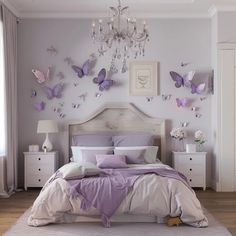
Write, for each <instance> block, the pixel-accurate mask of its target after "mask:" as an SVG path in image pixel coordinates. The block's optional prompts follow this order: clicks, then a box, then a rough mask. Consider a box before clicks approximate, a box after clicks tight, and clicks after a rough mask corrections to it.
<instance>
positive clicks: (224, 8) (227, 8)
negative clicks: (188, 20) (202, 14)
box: [208, 4, 236, 17]
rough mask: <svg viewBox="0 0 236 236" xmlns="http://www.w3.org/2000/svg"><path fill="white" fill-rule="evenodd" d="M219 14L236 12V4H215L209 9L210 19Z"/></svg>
mask: <svg viewBox="0 0 236 236" xmlns="http://www.w3.org/2000/svg"><path fill="white" fill-rule="evenodd" d="M218 12H236V4H225V5H222V4H218V5H217V4H215V5H212V6H211V7H210V8H209V9H208V14H209V17H213V16H214V15H215V14H217V13H218Z"/></svg>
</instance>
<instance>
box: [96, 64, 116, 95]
mask: <svg viewBox="0 0 236 236" xmlns="http://www.w3.org/2000/svg"><path fill="white" fill-rule="evenodd" d="M106 74H107V72H106V69H105V68H102V69H101V70H100V71H99V73H98V76H97V77H95V78H94V79H93V82H94V83H96V84H98V86H99V90H100V91H103V90H108V89H109V88H110V87H111V86H112V85H113V84H114V80H111V79H106Z"/></svg>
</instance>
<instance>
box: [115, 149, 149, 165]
mask: <svg viewBox="0 0 236 236" xmlns="http://www.w3.org/2000/svg"><path fill="white" fill-rule="evenodd" d="M145 152H146V149H132V150H128V149H115V150H114V153H115V155H125V156H126V162H127V164H144V163H145V159H144V156H145Z"/></svg>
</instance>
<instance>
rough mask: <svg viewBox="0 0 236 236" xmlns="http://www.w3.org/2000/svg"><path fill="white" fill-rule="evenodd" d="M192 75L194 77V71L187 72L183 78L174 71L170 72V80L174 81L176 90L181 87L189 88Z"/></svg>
mask: <svg viewBox="0 0 236 236" xmlns="http://www.w3.org/2000/svg"><path fill="white" fill-rule="evenodd" d="M194 75H195V71H189V72H188V73H187V74H185V75H183V76H181V75H180V74H178V73H177V72H175V71H171V72H170V76H171V78H172V79H173V80H174V81H175V87H176V88H180V87H181V86H185V87H187V88H190V87H191V84H192V80H193V77H194Z"/></svg>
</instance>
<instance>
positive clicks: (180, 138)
mask: <svg viewBox="0 0 236 236" xmlns="http://www.w3.org/2000/svg"><path fill="white" fill-rule="evenodd" d="M170 136H171V138H173V140H174V144H175V147H174V150H175V151H184V138H186V134H185V132H184V130H183V129H182V128H180V127H178V128H173V129H172V130H171V132H170Z"/></svg>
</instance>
